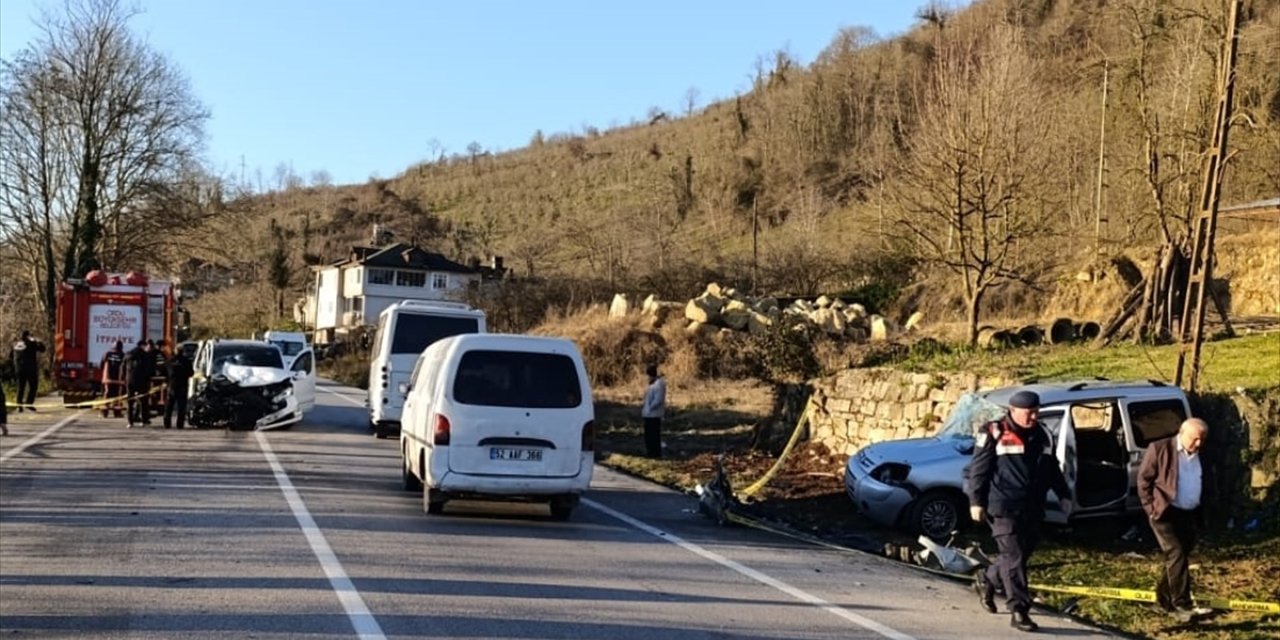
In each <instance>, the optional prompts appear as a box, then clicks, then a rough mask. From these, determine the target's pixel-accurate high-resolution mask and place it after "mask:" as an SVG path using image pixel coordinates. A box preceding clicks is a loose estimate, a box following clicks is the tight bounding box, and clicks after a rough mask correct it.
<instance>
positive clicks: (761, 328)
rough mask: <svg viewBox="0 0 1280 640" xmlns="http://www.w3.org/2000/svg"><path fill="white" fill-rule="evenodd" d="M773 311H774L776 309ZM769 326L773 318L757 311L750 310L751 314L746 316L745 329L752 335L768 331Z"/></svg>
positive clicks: (771, 324)
mask: <svg viewBox="0 0 1280 640" xmlns="http://www.w3.org/2000/svg"><path fill="white" fill-rule="evenodd" d="M774 311H775V312H776V311H777V309H774ZM771 326H773V318H770V317H769V316H767V315H765V314H763V313H760V312H759V311H752V312H751V315H749V316H747V331H748V332H750V333H751V335H753V336H758V335H762V334H765V333H768V332H769V327H771Z"/></svg>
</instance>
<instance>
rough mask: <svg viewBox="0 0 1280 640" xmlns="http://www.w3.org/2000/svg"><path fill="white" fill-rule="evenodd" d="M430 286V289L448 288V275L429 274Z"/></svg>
mask: <svg viewBox="0 0 1280 640" xmlns="http://www.w3.org/2000/svg"><path fill="white" fill-rule="evenodd" d="M431 288H432V289H448V288H449V276H448V275H447V274H443V273H433V274H431Z"/></svg>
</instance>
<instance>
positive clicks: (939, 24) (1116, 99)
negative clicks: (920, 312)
mask: <svg viewBox="0 0 1280 640" xmlns="http://www.w3.org/2000/svg"><path fill="white" fill-rule="evenodd" d="M922 16H924V17H923V18H922V19H921V20H920V21H919V24H918V25H917V26H916V27H914V28H913V29H912V30H911V31H909V32H908V33H906V34H904V35H902V36H899V37H896V38H892V39H881V38H878V37H876V36H875V35H874V34H872V33H871V32H869V31H868V30H865V29H862V28H858V27H851V28H848V29H845V30H844V31H843V32H841V33H840V34H839V35H838V36H837V37H836V38H835V39H834V40H833V41H832V42H831V44H830V45H829V46H828V47H827V49H826V50H825V51H824V52H823V53H822V54H821V55H820V56H819V58H818V59H817V60H815V61H814V62H812V63H811V64H809V65H808V66H801V65H799V64H798V63H796V62H795V61H794V60H791V59H790V58H789V57H788V56H787V55H785V54H783V53H778V54H776V55H774V56H773V57H772V58H766V59H768V60H769V63H768V64H761V65H759V66H758V67H757V69H756V73H755V81H754V83H753V86H752V88H751V89H750V90H749V91H748V92H746V93H744V94H743V95H741V96H737V97H734V98H730V99H727V100H723V101H720V102H717V103H715V104H711V105H708V106H706V107H705V108H702V109H700V110H696V111H694V112H692V113H690V114H688V115H685V116H677V115H675V114H666V113H659V112H655V113H654V114H653V117H652V118H651V119H650V120H649V121H646V122H635V123H631V124H628V125H626V126H622V127H618V128H615V129H610V130H606V131H601V130H598V129H596V128H594V127H590V126H585V127H584V128H583V130H582V131H573V132H554V133H547V134H545V135H544V134H543V133H541V132H532V133H531V141H530V144H529V145H528V146H527V147H525V148H522V149H518V150H515V151H511V152H504V153H497V154H491V153H488V152H484V151H483V150H472V152H468V153H466V154H454V155H452V156H446V157H440V158H438V159H434V160H432V161H428V162H424V163H422V164H419V165H417V166H413V167H409V168H407V169H406V171H405V172H404V173H403V174H401V175H399V176H396V177H394V178H391V179H388V180H377V181H370V182H369V183H367V184H363V185H348V186H340V187H333V186H319V187H311V188H303V187H299V186H295V187H292V188H286V189H281V190H279V191H276V192H273V193H268V194H259V195H253V196H248V197H246V198H244V199H241V200H239V201H237V202H234V203H232V207H233V208H234V209H236V210H237V211H239V212H240V213H239V217H238V218H236V222H235V233H237V234H238V236H237V237H245V238H246V240H247V241H246V242H242V243H236V244H235V245H234V246H226V245H225V243H219V242H218V240H219V239H225V237H227V236H226V235H225V234H226V231H227V227H226V226H225V223H224V224H223V226H219V227H211V231H209V233H211V234H217V235H216V236H215V237H214V239H212V240H210V241H208V242H206V243H205V244H206V245H207V246H215V245H218V244H223V246H222V247H221V250H220V255H218V256H212V257H214V258H215V259H217V260H220V261H232V262H234V261H236V260H249V261H251V260H254V259H260V258H261V254H262V252H263V251H265V250H266V249H265V248H266V247H267V246H269V243H268V242H266V241H265V238H267V232H266V228H267V222H266V221H267V220H268V219H276V220H278V221H280V222H281V223H282V224H283V225H284V226H285V228H286V233H287V234H288V235H289V237H290V238H291V251H292V254H293V265H294V267H295V268H296V269H297V270H298V272H299V277H298V278H297V284H298V286H299V287H300V286H301V285H302V283H304V282H305V280H306V276H305V273H304V269H303V267H304V266H305V265H306V264H313V263H317V262H323V261H328V260H332V259H335V258H337V257H339V256H340V255H342V254H343V253H344V252H345V251H346V249H347V247H349V246H350V245H352V244H356V243H362V242H366V241H367V236H368V235H369V230H370V228H371V225H372V224H373V223H375V222H378V223H382V224H385V225H387V226H389V227H390V228H391V229H393V230H394V231H395V232H396V233H397V234H398V238H399V239H401V240H410V241H414V242H417V243H419V244H421V245H423V246H425V247H428V248H431V249H434V250H437V251H440V252H443V253H445V254H447V255H450V256H451V257H453V258H455V259H459V260H465V259H467V258H468V257H469V256H488V255H493V254H498V255H502V256H504V257H505V258H506V261H507V264H508V266H511V267H513V268H514V270H515V274H516V275H519V276H534V277H548V278H552V279H556V280H563V279H566V278H572V279H581V280H583V281H587V282H591V283H594V284H592V286H590V287H587V288H585V289H583V293H582V294H581V295H580V296H579V297H578V300H579V301H581V299H582V297H583V296H585V298H587V299H590V298H594V297H598V296H600V295H603V294H604V293H606V292H612V291H636V292H645V293H647V292H658V293H659V294H661V295H665V296H667V297H670V298H676V297H680V296H688V295H691V294H692V293H693V292H694V289H695V287H696V286H697V285H699V284H700V283H705V282H706V281H708V280H711V279H715V280H718V281H720V282H722V283H725V284H729V285H737V286H740V287H743V288H747V289H750V288H755V289H757V290H758V291H760V292H762V293H771V294H776V295H788V294H813V293H818V292H824V291H825V292H835V291H847V290H850V289H855V288H858V287H861V286H866V285H868V284H869V283H874V282H875V281H879V280H884V279H885V278H889V279H890V280H894V281H895V282H894V283H893V287H895V288H896V287H897V286H898V285H900V284H902V283H903V282H904V281H905V280H907V279H910V278H912V277H913V276H915V275H918V274H915V273H913V272H912V271H911V269H910V265H911V264H912V260H913V257H914V256H917V255H921V254H920V250H921V248H922V247H921V243H920V242H918V240H919V238H915V240H916V241H915V242H913V241H912V236H911V234H910V233H908V232H907V230H906V229H907V228H906V226H905V225H907V224H909V223H910V222H911V218H910V212H909V211H908V207H907V204H905V203H909V202H910V200H911V197H912V196H913V194H912V193H911V191H912V190H913V189H915V187H912V186H911V185H912V184H915V183H910V182H906V181H904V178H903V176H904V175H907V174H909V173H911V172H912V171H915V170H918V168H919V167H918V163H917V164H912V163H913V162H915V160H913V159H918V157H919V156H920V155H921V153H922V151H921V150H922V148H923V145H924V143H925V142H927V140H925V139H924V138H925V136H924V135H923V134H922V133H921V131H922V127H923V125H922V121H921V114H922V113H933V114H936V113H937V112H938V105H937V104H935V103H936V102H937V100H939V99H940V98H938V93H937V90H936V89H937V84H938V82H937V81H938V79H939V78H940V77H941V76H943V75H945V74H947V73H950V71H949V70H950V69H951V68H952V67H953V66H955V64H962V65H963V64H967V65H969V67H970V68H971V69H977V71H975V73H981V71H982V67H983V65H987V66H991V65H993V64H996V63H998V62H999V61H1000V60H1002V58H1001V57H1000V56H994V55H988V54H991V53H992V52H997V53H998V52H1000V51H1004V49H1000V48H999V47H1000V46H1007V43H1005V44H1002V43H1003V42H1004V41H1003V40H1001V39H1002V38H1004V39H1008V40H1009V41H1010V42H1012V43H1013V45H1014V46H1016V52H1015V53H1017V54H1018V56H1021V57H1019V60H1021V62H1020V64H1023V65H1025V69H1026V72H1025V73H1022V74H1020V75H1018V76H1016V77H1018V78H1020V79H1022V80H1025V82H1024V83H1022V86H1021V88H1020V89H1019V92H1020V93H1021V94H1022V95H1020V96H1016V97H1017V98H1018V99H1019V100H1021V102H1018V104H1024V105H1026V106H1025V108H1026V109H1028V110H1029V111H1033V112H1034V114H1035V116H1034V119H1031V120H1027V119H1024V120H1022V121H1020V122H1021V124H1020V125H1019V126H1020V127H1024V128H1025V130H1020V131H1019V132H1018V136H1019V137H1020V138H1021V139H1023V140H1024V141H1023V142H1019V143H1018V144H1019V145H1020V146H1019V149H1020V150H1021V151H1020V153H1022V154H1023V155H1022V156H1020V157H1015V158H1011V159H1009V160H1008V162H1009V163H1012V164H1014V165H1016V164H1019V163H1028V164H1034V166H1036V167H1038V169H1037V171H1036V176H1035V178H1036V179H1035V180H1034V182H1035V184H1034V189H1032V188H1031V187H1030V186H1028V187H1026V188H1024V189H1023V192H1022V195H1021V198H1022V199H1021V200H1020V205H1019V211H1020V212H1025V213H1020V214H1019V215H1024V216H1030V219H1024V220H1023V223H1024V226H1025V227H1026V228H1027V229H1028V231H1027V232H1025V233H1023V234H1022V235H1020V236H1018V238H1017V239H1016V240H1015V242H1014V245H1012V247H1013V252H1014V254H1016V255H1017V256H1020V257H1031V256H1035V257H1036V260H1034V261H1032V260H1026V261H1024V262H1026V264H1027V265H1028V266H1027V267H1026V268H1025V269H1024V272H1023V273H1022V274H1021V276H1022V277H1021V280H1023V281H1024V282H1025V283H1026V285H1027V286H1028V287H1029V288H1026V289H1025V291H1026V292H1027V293H1026V295H1025V296H1023V295H1022V294H1019V296H1015V297H1017V298H1018V299H1019V300H1022V299H1023V298H1025V300H1023V301H1022V302H1021V304H1023V305H1025V306H1027V307H1028V308H1030V307H1034V305H1035V304H1036V303H1037V302H1038V301H1040V300H1043V297H1044V294H1045V293H1047V292H1048V291H1049V287H1047V286H1045V285H1046V283H1050V282H1052V281H1053V279H1054V278H1055V277H1057V275H1058V274H1060V273H1063V272H1064V270H1070V272H1071V273H1074V270H1077V269H1079V268H1080V266H1081V265H1082V264H1088V263H1089V262H1091V261H1092V260H1094V255H1095V254H1094V251H1095V247H1096V250H1097V251H1099V252H1100V253H1101V254H1102V255H1103V256H1104V257H1105V256H1108V255H1112V254H1115V253H1119V252H1121V251H1123V250H1126V249H1133V248H1134V247H1141V246H1144V245H1148V244H1149V245H1151V246H1154V245H1155V244H1156V243H1157V242H1158V238H1159V236H1160V234H1161V233H1162V229H1164V230H1167V231H1168V232H1169V233H1171V234H1173V235H1174V236H1177V235H1179V234H1182V233H1185V230H1186V228H1187V224H1188V223H1187V221H1188V220H1189V219H1190V216H1191V214H1192V211H1193V206H1194V203H1195V200H1196V196H1197V194H1198V192H1199V189H1200V186H1199V183H1200V153H1201V150H1202V149H1203V147H1204V146H1205V145H1206V144H1207V142H1208V140H1209V127H1210V125H1211V123H1212V113H1213V108H1214V106H1215V96H1214V93H1213V89H1214V73H1215V69H1216V67H1217V61H1216V57H1217V56H1218V55H1219V51H1220V45H1221V42H1220V40H1221V39H1220V35H1219V34H1220V32H1221V29H1222V25H1223V22H1224V17H1223V7H1222V3H1221V2H1218V1H1217V0H1176V1H1175V2H1164V1H1158V0H1119V1H1116V0H1069V1H1056V2H1050V1H1029V0H985V1H981V2H976V3H973V4H972V5H970V6H968V7H967V8H965V9H963V10H961V11H959V12H958V13H955V14H954V15H943V14H937V13H929V12H928V11H922ZM850 19H851V20H852V21H855V22H856V19H857V18H856V15H852V16H851V17H850ZM834 26H835V25H833V27H834ZM1008 34H1012V35H1011V36H1010V35H1008ZM1277 46H1280V0H1254V1H1251V2H1248V3H1246V13H1245V22H1244V27H1243V30H1242V32H1241V38H1240V55H1239V83H1238V87H1237V90H1236V100H1237V112H1238V113H1239V114H1240V115H1239V116H1238V118H1239V122H1240V123H1245V122H1247V123H1248V126H1237V127H1235V128H1234V129H1233V130H1232V134H1231V146H1232V147H1233V148H1235V149H1236V150H1237V154H1236V155H1235V157H1234V158H1233V160H1232V164H1231V165H1230V166H1229V168H1228V170H1227V173H1226V181H1225V185H1224V189H1225V192H1224V194H1223V202H1224V204H1227V203H1235V202H1243V201H1250V200H1255V199H1261V198H1265V197H1273V196H1274V195H1276V194H1277V193H1280V168H1277V167H1280V65H1277V64H1275V62H1276V60H1275V51H1276V48H1277ZM956 51H960V52H962V54H956V53H955V52H956ZM963 52H967V53H963ZM984 56H985V57H984ZM956 61H958V63H957V62H956ZM992 61H996V62H992ZM944 63H945V64H944ZM1104 73H1105V74H1106V78H1107V92H1108V97H1107V102H1106V110H1105V113H1104V111H1103V100H1102V89H1103V77H1104ZM999 89H1000V87H994V88H992V90H993V91H998V90H999ZM1004 97H1005V98H1008V97H1009V96H1004ZM992 117H993V118H994V117H995V116H992ZM1103 121H1105V123H1106V132H1107V133H1106V138H1105V146H1104V149H1103V155H1104V158H1105V162H1106V165H1105V168H1104V173H1103V178H1104V179H1103V192H1102V194H1101V195H1100V196H1099V195H1098V194H1097V193H1095V185H1096V183H1097V180H1098V163H1097V162H1098V155H1099V143H1100V140H1099V138H1100V136H1099V133H1100V124H1102V122H1103ZM999 122H1000V121H999V120H990V121H988V122H986V123H985V124H983V123H974V125H973V126H974V127H975V128H976V127H979V126H980V125H982V126H986V125H991V124H992V123H997V124H998V123H999ZM1025 139H1031V140H1032V144H1027V143H1026V142H1025ZM1148 151H1151V152H1152V153H1153V154H1155V155H1154V156H1149V155H1148ZM1153 157H1154V158H1156V159H1157V161H1156V162H1154V163H1153V162H1152V158H1153ZM286 182H287V181H286ZM926 184H928V182H926ZM1096 204H1101V208H1100V209H1095V205H1096ZM753 220H754V221H755V224H757V225H758V227H759V229H760V232H759V241H758V247H753V245H754V243H753V239H752V238H753V234H752V228H753ZM254 234H259V235H258V236H257V237H258V238H259V239H260V240H259V241H253V240H252V239H251V237H252V236H254ZM935 239H936V240H938V241H940V242H945V243H948V245H949V243H950V242H951V238H950V237H949V236H948V237H945V238H942V237H939V238H935ZM753 248H754V251H753ZM926 253H927V251H926ZM754 256H758V257H754ZM932 275H934V276H935V277H936V285H935V288H934V290H935V291H945V290H947V289H948V288H951V289H954V287H955V284H954V282H955V281H954V280H949V279H948V277H949V276H946V272H941V273H939V272H938V271H937V270H933V272H932ZM753 284H754V285H755V286H754V287H752V285H753ZM924 297H926V298H927V297H928V296H924ZM988 304H997V305H1004V304H1008V300H1007V299H1006V300H1003V301H989V302H988ZM951 311H953V312H954V313H955V314H956V315H957V317H958V316H959V313H960V311H961V310H960V309H959V308H954V309H951ZM1015 311H1016V310H1015Z"/></svg>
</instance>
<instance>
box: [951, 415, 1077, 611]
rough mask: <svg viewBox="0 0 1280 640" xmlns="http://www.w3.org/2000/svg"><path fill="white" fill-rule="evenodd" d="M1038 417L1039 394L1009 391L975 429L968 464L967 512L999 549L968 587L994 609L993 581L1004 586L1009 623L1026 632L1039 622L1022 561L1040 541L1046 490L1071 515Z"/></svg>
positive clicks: (984, 605)
mask: <svg viewBox="0 0 1280 640" xmlns="http://www.w3.org/2000/svg"><path fill="white" fill-rule="evenodd" d="M1039 415H1040V396H1039V395H1037V394H1036V393H1035V392H1034V391H1028V390H1025V389H1024V390H1022V391H1019V392H1017V393H1015V394H1013V396H1012V397H1010V398H1009V413H1008V414H1007V415H1005V417H1004V418H1001V419H1000V420H997V421H995V422H989V423H987V424H985V425H983V427H982V430H981V431H979V432H978V435H977V439H976V442H975V444H974V450H973V462H972V463H970V467H969V481H970V482H969V491H970V495H969V515H970V516H971V517H972V518H973V519H974V520H975V521H978V522H982V521H983V520H987V521H988V522H989V523H990V525H991V535H992V536H993V537H994V538H995V539H996V548H997V549H998V552H999V556H998V557H997V559H996V562H995V564H993V565H991V566H989V567H987V568H986V570H985V571H983V572H980V573H978V575H977V577H976V578H975V581H974V585H973V586H974V589H975V590H976V591H977V592H978V600H979V602H980V603H981V604H982V608H983V609H985V610H987V612H988V613H995V612H996V604H995V590H996V585H997V584H1002V585H1004V592H1005V595H1006V597H1007V598H1008V600H1007V602H1008V608H1009V611H1010V613H1012V614H1013V617H1012V618H1011V619H1010V621H1009V625H1010V626H1012V627H1013V628H1015V629H1017V630H1019V631H1028V632H1030V631H1035V630H1037V629H1039V628H1040V626H1039V625H1037V624H1036V623H1035V621H1033V620H1032V619H1031V616H1030V615H1029V612H1030V610H1031V594H1030V592H1029V591H1028V590H1027V560H1028V559H1030V557H1031V554H1032V553H1033V552H1034V551H1035V549H1036V545H1037V544H1038V543H1039V542H1040V522H1041V521H1042V520H1043V519H1044V503H1045V498H1046V494H1047V493H1048V491H1049V489H1053V492H1054V493H1056V494H1057V495H1058V500H1059V501H1060V502H1061V503H1062V510H1063V511H1064V512H1066V513H1068V514H1070V513H1071V489H1070V488H1069V487H1068V486H1067V481H1066V479H1065V478H1063V476H1062V469H1061V468H1060V467H1059V466H1058V459H1057V457H1056V456H1055V455H1054V452H1053V438H1052V437H1051V436H1050V435H1049V433H1048V431H1046V430H1045V428H1044V425H1042V424H1041V423H1040V421H1039Z"/></svg>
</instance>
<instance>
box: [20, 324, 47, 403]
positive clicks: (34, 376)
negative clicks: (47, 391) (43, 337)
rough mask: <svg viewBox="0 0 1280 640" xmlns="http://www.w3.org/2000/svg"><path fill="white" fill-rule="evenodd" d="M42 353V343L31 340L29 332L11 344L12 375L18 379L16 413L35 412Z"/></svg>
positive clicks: (34, 339)
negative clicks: (24, 410)
mask: <svg viewBox="0 0 1280 640" xmlns="http://www.w3.org/2000/svg"><path fill="white" fill-rule="evenodd" d="M43 352H44V343H43V342H40V341H39V340H37V339H36V338H32V337H31V332H30V331H23V332H22V337H21V338H19V339H18V341H17V342H15V343H13V375H14V376H15V377H16V378H17V379H18V393H17V395H15V396H14V402H15V403H17V405H18V413H22V410H23V409H26V410H28V411H35V410H36V407H35V404H36V387H37V386H39V384H40V354H41V353H43Z"/></svg>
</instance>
